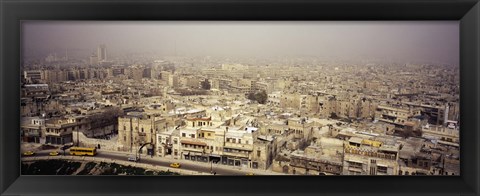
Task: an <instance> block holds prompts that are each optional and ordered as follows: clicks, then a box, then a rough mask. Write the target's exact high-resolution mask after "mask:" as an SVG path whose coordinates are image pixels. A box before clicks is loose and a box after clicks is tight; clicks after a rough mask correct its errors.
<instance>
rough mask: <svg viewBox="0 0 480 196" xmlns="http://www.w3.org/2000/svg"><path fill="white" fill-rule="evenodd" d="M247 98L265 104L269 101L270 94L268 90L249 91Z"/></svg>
mask: <svg viewBox="0 0 480 196" xmlns="http://www.w3.org/2000/svg"><path fill="white" fill-rule="evenodd" d="M247 99H249V100H252V101H256V102H258V103H260V104H265V103H266V102H267V99H268V95H267V92H265V91H262V92H257V93H249V94H248V95H247Z"/></svg>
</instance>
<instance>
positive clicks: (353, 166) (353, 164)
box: [348, 161, 363, 169]
mask: <svg viewBox="0 0 480 196" xmlns="http://www.w3.org/2000/svg"><path fill="white" fill-rule="evenodd" d="M348 165H349V167H352V168H356V169H362V165H363V164H362V163H357V162H351V161H349V162H348Z"/></svg>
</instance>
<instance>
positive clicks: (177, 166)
mask: <svg viewBox="0 0 480 196" xmlns="http://www.w3.org/2000/svg"><path fill="white" fill-rule="evenodd" d="M170 167H173V168H179V167H180V163H172V164H170Z"/></svg>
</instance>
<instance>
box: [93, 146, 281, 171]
mask: <svg viewBox="0 0 480 196" xmlns="http://www.w3.org/2000/svg"><path fill="white" fill-rule="evenodd" d="M99 151H100V152H102V151H103V152H108V153H112V154H117V155H125V157H127V156H128V155H132V154H135V153H134V152H122V151H109V150H102V149H100V150H99ZM141 159H150V160H163V161H169V162H172V163H174V162H177V163H180V164H196V165H201V166H204V167H211V166H212V168H213V169H214V170H215V168H222V169H227V170H233V171H244V172H246V173H254V174H258V175H286V174H284V173H278V172H273V171H270V170H263V169H253V168H245V167H238V166H229V165H223V164H220V163H213V164H212V163H210V162H199V161H191V160H185V159H174V158H171V157H158V156H154V157H153V158H152V157H151V156H150V155H142V156H141ZM270 168H271V167H270Z"/></svg>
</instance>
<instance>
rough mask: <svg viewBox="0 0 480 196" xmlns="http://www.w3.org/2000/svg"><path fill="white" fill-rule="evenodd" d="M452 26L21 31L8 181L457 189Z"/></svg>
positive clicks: (174, 25)
mask: <svg viewBox="0 0 480 196" xmlns="http://www.w3.org/2000/svg"><path fill="white" fill-rule="evenodd" d="M230 23H232V24H230ZM458 25H459V24H458V22H391V23H382V22H301V23H299V24H295V23H293V22H290V23H289V22H118V21H117V22H102V21H96V22H78V21H77V22H53V21H26V22H24V23H23V24H22V30H23V34H22V36H23V38H22V43H23V47H22V48H23V49H22V54H23V58H22V65H21V89H20V93H21V102H20V114H21V122H20V136H21V138H20V141H21V155H20V156H21V160H22V170H21V172H22V175H408V176H412V175H443V176H451V175H457V176H458V175H460V150H459V148H460V138H459V132H460V111H459V110H460V101H459V98H460V97H459V95H460V92H459V91H460V82H459V77H460V73H459V71H460V70H459V68H460V67H459V27H458Z"/></svg>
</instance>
